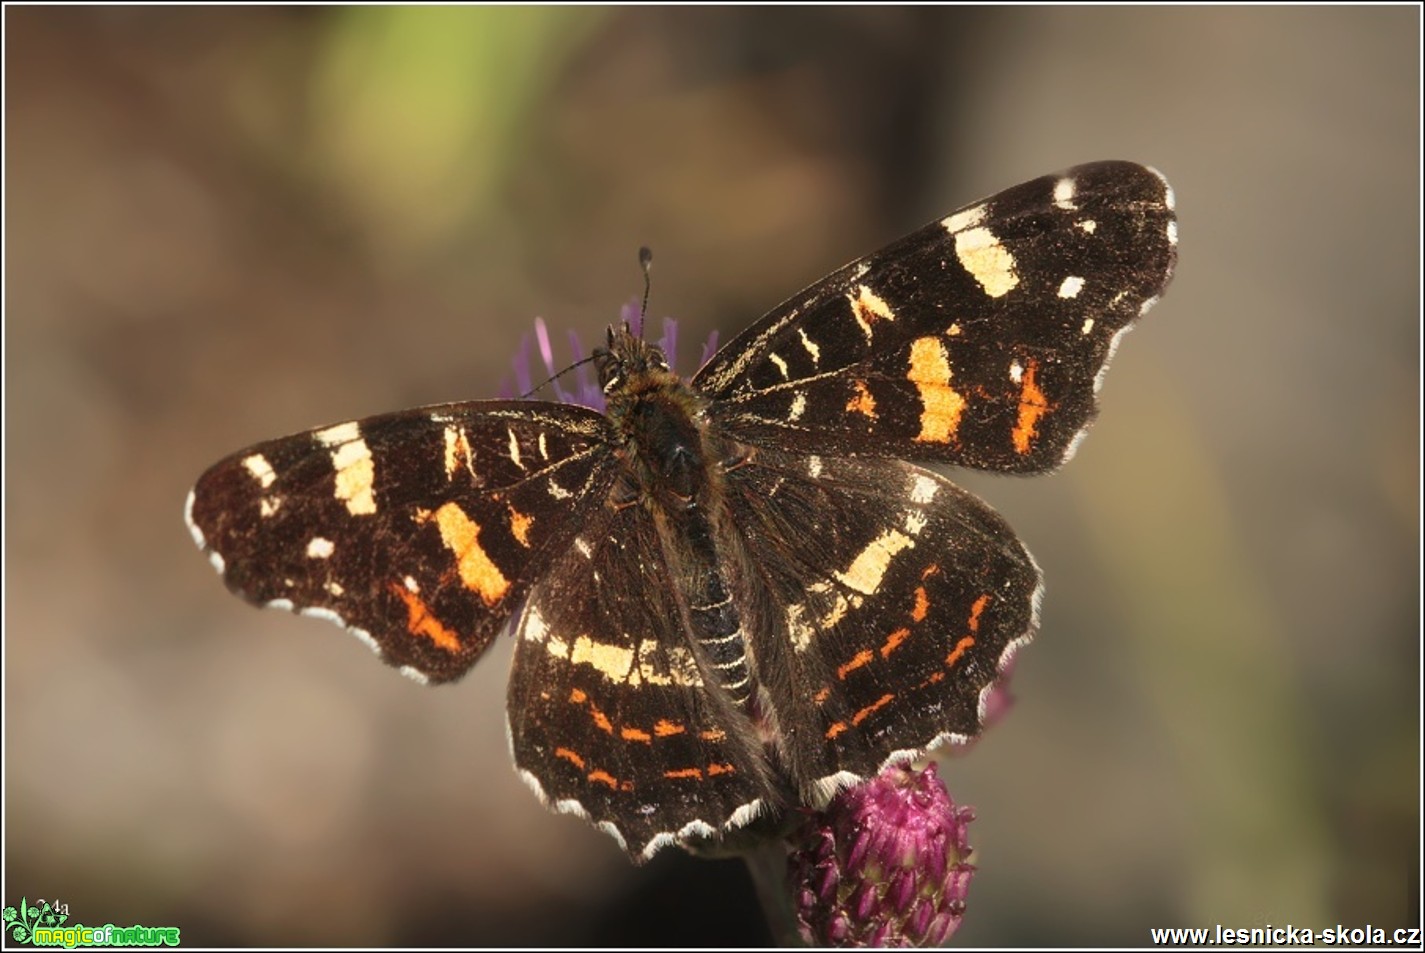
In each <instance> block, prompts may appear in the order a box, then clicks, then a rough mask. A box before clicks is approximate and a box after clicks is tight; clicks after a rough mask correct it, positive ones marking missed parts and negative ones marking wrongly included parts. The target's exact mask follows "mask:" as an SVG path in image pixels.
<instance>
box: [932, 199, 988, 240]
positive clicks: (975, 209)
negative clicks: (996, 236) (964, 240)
mask: <svg viewBox="0 0 1425 953" xmlns="http://www.w3.org/2000/svg"><path fill="white" fill-rule="evenodd" d="M984 219H985V206H984V205H983V204H981V205H974V206H971V207H970V208H966V209H961V210H960V211H958V212H956V213H955V214H954V215H951V216H950V217H949V218H944V219H941V220H940V224H941V225H943V226H945V230H946V231H947V232H949V233H950V234H951V235H954V234H955V233H957V232H963V231H964V230H965V229H967V228H974V227H975V226H976V225H978V224H980V222H982V221H984Z"/></svg>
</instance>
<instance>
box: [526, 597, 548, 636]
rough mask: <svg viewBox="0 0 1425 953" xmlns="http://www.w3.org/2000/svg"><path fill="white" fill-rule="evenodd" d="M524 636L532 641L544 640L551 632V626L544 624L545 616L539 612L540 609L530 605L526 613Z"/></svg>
mask: <svg viewBox="0 0 1425 953" xmlns="http://www.w3.org/2000/svg"><path fill="white" fill-rule="evenodd" d="M523 634H524V637H525V638H526V639H528V640H529V641H531V642H543V641H544V637H545V636H546V635H548V634H549V627H548V626H547V625H545V624H544V616H542V615H540V614H539V610H538V609H536V608H534V607H533V606H530V608H529V609H528V610H527V611H526V612H525V614H524V633H523Z"/></svg>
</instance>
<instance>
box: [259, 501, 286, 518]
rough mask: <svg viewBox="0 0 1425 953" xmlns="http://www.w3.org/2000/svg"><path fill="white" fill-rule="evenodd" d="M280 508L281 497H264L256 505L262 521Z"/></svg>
mask: <svg viewBox="0 0 1425 953" xmlns="http://www.w3.org/2000/svg"><path fill="white" fill-rule="evenodd" d="M281 507H282V499H281V497H276V496H264V497H263V498H262V499H261V500H259V501H258V504H257V512H258V515H259V516H261V517H262V518H263V519H266V518H267V517H269V516H271V515H273V514H274V513H276V512H277V511H278V510H279V509H280V508H281Z"/></svg>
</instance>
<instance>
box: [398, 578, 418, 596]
mask: <svg viewBox="0 0 1425 953" xmlns="http://www.w3.org/2000/svg"><path fill="white" fill-rule="evenodd" d="M401 583H402V584H403V585H404V586H405V587H406V591H407V592H420V591H421V587H420V583H418V582H416V577H415V576H407V577H406V578H404V579H402V580H401Z"/></svg>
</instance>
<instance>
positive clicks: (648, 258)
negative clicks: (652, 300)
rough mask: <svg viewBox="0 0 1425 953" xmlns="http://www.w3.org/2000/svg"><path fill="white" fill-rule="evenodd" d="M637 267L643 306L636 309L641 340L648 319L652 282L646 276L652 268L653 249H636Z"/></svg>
mask: <svg viewBox="0 0 1425 953" xmlns="http://www.w3.org/2000/svg"><path fill="white" fill-rule="evenodd" d="M638 267H640V268H642V269H643V304H642V305H640V306H639V309H638V336H639V337H640V338H642V337H643V328H644V325H645V324H647V319H648V292H649V291H650V290H651V289H652V287H653V281H652V279H651V278H650V277H649V275H648V271H649V269H650V268H652V267H653V249H651V248H649V247H648V246H647V245H644V246H642V247H641V248H639V249H638Z"/></svg>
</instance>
